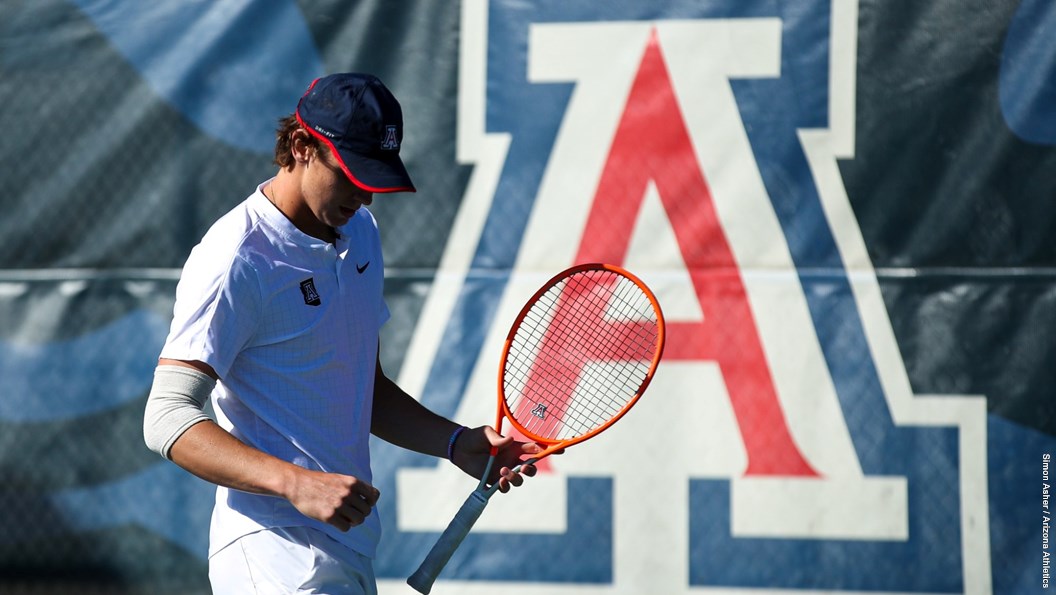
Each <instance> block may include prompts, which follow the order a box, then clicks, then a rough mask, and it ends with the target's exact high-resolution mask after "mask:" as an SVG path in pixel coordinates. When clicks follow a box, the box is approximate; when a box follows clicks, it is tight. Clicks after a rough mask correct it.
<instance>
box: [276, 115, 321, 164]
mask: <svg viewBox="0 0 1056 595" xmlns="http://www.w3.org/2000/svg"><path fill="white" fill-rule="evenodd" d="M298 130H301V124H300V122H298V121H297V116H296V115H294V114H290V115H288V116H286V117H285V118H280V119H279V127H278V128H276V129H275V165H278V166H279V167H281V168H284V169H293V166H294V161H293V155H291V154H290V153H291V151H292V150H293V133H294V132H297V131H298ZM304 136H305V143H306V144H307V145H308V146H309V147H310V148H311V149H312V150H313V151H318V150H319V141H317V140H316V139H315V137H314V136H312V135H311V134H306V135H304Z"/></svg>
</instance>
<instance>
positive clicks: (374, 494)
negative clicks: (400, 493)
mask: <svg viewBox="0 0 1056 595" xmlns="http://www.w3.org/2000/svg"><path fill="white" fill-rule="evenodd" d="M355 494H356V495H357V496H358V497H359V498H360V499H362V500H363V501H364V502H366V503H367V505H368V506H374V505H375V504H377V503H378V499H379V498H381V492H380V491H379V490H378V488H376V487H374V486H372V485H370V484H369V483H366V482H363V481H361V482H359V483H357V484H356V490H355Z"/></svg>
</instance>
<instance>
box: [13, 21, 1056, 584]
mask: <svg viewBox="0 0 1056 595" xmlns="http://www.w3.org/2000/svg"><path fill="white" fill-rule="evenodd" d="M0 17H2V18H0V104H2V105H3V106H4V108H3V110H0V129H2V130H3V131H4V135H3V136H2V137H0V157H2V163H3V164H4V165H3V166H2V169H0V181H2V182H3V186H4V194H3V198H2V199H0V201H2V203H0V204H2V205H3V213H4V215H3V217H2V218H0V378H2V381H0V591H4V592H34V593H38V592H99V593H114V592H130V593H131V592H144V593H147V592H149V593H168V592H173V593H175V592H179V593H206V592H208V590H209V588H208V583H207V580H206V564H207V561H206V546H207V534H208V523H209V514H210V510H211V506H212V497H213V496H212V494H213V488H212V487H211V486H209V485H208V484H206V483H204V482H202V481H200V480H198V479H195V478H194V477H192V476H190V475H189V474H187V473H185V472H183V471H182V470H180V469H179V468H177V467H176V466H174V465H172V464H171V463H168V462H166V461H164V460H163V459H161V458H159V457H158V456H157V455H155V454H153V453H151V452H149V451H148V450H147V449H146V447H145V446H143V443H142V435H141V424H142V413H143V406H144V402H145V399H146V395H147V392H148V391H149V388H150V384H151V381H152V374H153V369H154V365H155V364H156V358H157V354H158V352H159V351H160V348H161V345H162V343H163V341H164V338H165V335H166V333H167V331H168V324H169V321H170V319H171V312H172V304H173V299H174V290H175V284H176V282H177V280H178V278H179V274H180V267H181V266H182V264H183V261H184V259H185V258H186V256H187V254H188V253H189V251H190V249H191V247H192V246H193V245H194V244H195V243H197V241H198V239H199V238H200V237H201V235H202V234H203V233H204V231H205V230H206V229H207V228H208V226H209V225H210V224H211V223H212V222H213V221H214V220H215V219H216V218H217V217H219V216H220V215H222V214H223V213H224V212H226V211H227V210H228V209H230V208H232V207H233V206H234V205H236V204H237V203H239V202H240V201H241V200H242V199H243V198H244V197H245V196H246V195H248V194H249V193H250V192H252V190H253V188H254V186H255V184H257V183H259V182H260V181H263V180H264V179H266V178H267V177H269V176H271V175H272V174H273V172H274V167H275V166H274V165H273V164H272V162H271V158H272V155H271V153H272V147H273V144H274V141H273V139H274V126H275V123H276V122H277V120H278V119H279V118H281V117H282V116H285V115H286V114H288V113H290V112H291V111H292V109H293V107H294V106H295V104H296V100H297V98H298V97H299V96H300V95H301V93H303V91H304V89H305V88H306V87H307V86H308V84H309V83H310V82H311V81H312V80H313V79H314V78H316V77H318V76H320V75H322V74H325V73H329V72H336V71H349V70H351V71H365V72H372V73H374V74H377V75H378V76H380V77H381V78H382V80H384V81H385V82H386V84H387V85H388V86H389V87H390V88H391V89H392V90H393V91H394V93H395V94H396V96H397V97H398V98H400V100H401V103H402V104H403V108H404V113H405V120H406V134H405V141H404V149H403V155H404V159H405V162H406V163H407V165H408V169H409V170H410V171H411V174H412V176H413V177H414V179H415V182H416V185H417V186H418V188H419V192H418V193H416V194H406V195H387V196H379V197H377V198H376V200H375V202H374V205H373V206H372V207H371V210H372V212H373V213H374V214H375V215H376V217H377V218H378V220H379V225H380V228H381V231H382V239H383V245H384V249H385V251H386V265H387V268H386V298H387V301H388V303H389V307H390V309H391V310H392V313H393V317H392V320H391V322H390V323H389V324H388V325H387V326H386V328H385V329H384V332H383V336H382V339H381V340H382V361H383V364H384V366H385V368H386V370H387V371H388V372H389V374H390V375H393V376H397V377H398V379H399V382H400V384H401V385H402V386H403V387H404V388H405V389H406V390H407V391H408V392H410V393H411V394H414V395H416V396H417V397H418V398H419V399H420V400H421V401H422V402H423V403H425V404H426V405H427V406H429V407H430V408H432V409H434V410H436V411H438V412H439V413H441V414H444V415H446V416H449V417H451V418H453V419H455V420H457V421H459V422H461V423H464V424H466V425H479V424H481V423H489V422H490V421H491V420H492V419H493V415H494V413H493V407H494V404H493V403H494V391H495V387H494V378H495V370H496V366H497V364H498V358H499V353H500V348H501V341H502V338H503V337H504V335H505V333H506V330H507V329H508V327H509V324H510V323H511V322H512V320H513V318H514V316H515V314H516V312H517V310H518V309H519V308H520V306H521V304H522V303H523V302H524V300H525V298H526V297H527V296H528V295H530V294H531V292H532V291H533V290H534V289H535V288H536V287H538V285H539V284H540V283H541V282H542V281H543V280H545V279H546V278H548V277H549V276H550V275H552V274H553V273H555V272H557V271H558V270H560V269H563V268H565V267H567V266H569V265H571V264H574V263H578V262H588V261H604V262H610V263H613V264H617V265H621V266H624V267H627V268H629V269H630V270H632V271H633V272H635V273H636V274H637V275H638V276H640V277H641V278H642V279H644V280H645V281H646V282H647V283H648V284H649V285H650V286H652V288H653V289H654V290H655V292H656V293H657V296H658V298H659V299H660V302H661V304H662V306H663V308H664V310H665V313H666V316H667V319H668V322H669V328H668V332H669V335H668V346H667V350H666V357H665V360H664V362H663V363H662V364H661V367H660V369H659V371H658V374H657V377H656V378H655V380H654V382H653V385H652V387H651V388H650V391H649V393H648V394H647V395H646V397H645V398H644V399H643V400H642V402H641V403H640V404H639V405H638V406H637V407H636V408H635V410H634V411H632V412H631V413H630V414H629V415H628V416H627V418H625V420H624V421H621V423H620V424H619V425H617V426H616V427H615V428H613V429H612V430H611V431H609V432H607V433H606V434H604V435H603V436H602V437H599V438H597V439H595V440H593V441H591V442H589V443H585V444H584V445H582V446H580V447H577V448H576V450H575V451H574V452H570V453H569V454H568V455H567V456H563V457H557V458H554V459H552V460H549V461H547V462H545V464H543V465H542V469H541V471H542V472H541V473H540V476H539V477H537V478H535V479H533V480H531V481H530V482H529V484H528V485H527V486H526V487H524V488H522V489H520V490H516V491H515V492H514V493H513V494H510V495H507V496H504V497H501V498H496V499H495V500H494V501H493V502H492V504H491V506H490V507H489V508H488V511H487V512H486V513H485V515H484V517H483V518H482V519H481V521H480V522H479V524H478V526H477V527H476V528H475V530H474V532H473V533H472V534H471V535H470V536H469V538H468V539H467V541H466V542H465V543H464V545H463V547H462V548H461V549H460V550H459V551H458V552H457V553H456V554H455V556H454V558H453V559H452V561H451V563H450V565H449V566H448V567H447V569H446V570H445V572H444V574H443V576H442V580H441V581H440V582H438V584H437V586H436V588H435V591H434V592H436V593H469V594H474V593H480V594H483V593H495V592H502V593H510V594H518V593H523V594H528V593H532V594H533V595H534V594H555V595H556V594H560V593H576V594H584V593H599V594H601V593H623V594H638V593H663V594H676V593H688V592H708V593H744V592H763V591H768V590H779V591H785V592H787V591H789V590H793V591H804V592H807V591H809V592H819V591H820V592H833V593H836V592H883V593H896V592H897V593H973V594H975V593H1000V594H1004V593H1032V592H1038V591H1041V590H1043V589H1046V588H1049V587H1050V584H1051V583H1050V580H1051V577H1050V569H1051V566H1050V554H1051V553H1052V551H1053V548H1052V545H1051V543H1050V540H1049V529H1050V525H1051V523H1052V520H1051V517H1052V515H1051V512H1052V508H1051V507H1050V499H1049V496H1050V492H1051V489H1052V487H1051V486H1052V485H1053V481H1052V480H1053V479H1056V477H1053V475H1052V474H1056V467H1051V468H1050V465H1051V464H1052V461H1051V456H1052V454H1053V453H1054V452H1056V399H1054V398H1053V397H1054V394H1053V393H1054V391H1056V366H1054V365H1053V362H1056V342H1054V341H1053V340H1052V339H1051V330H1052V329H1054V328H1056V242H1054V241H1053V238H1056V175H1054V172H1056V44H1053V43H1052V42H1051V37H1052V32H1053V31H1056V5H1054V4H1053V3H1051V2H1048V1H1046V0H1022V1H1021V2H1017V1H1015V0H1002V1H999V2H994V1H992V0H986V1H984V0H964V1H962V2H956V3H902V2H883V1H880V0H859V1H856V0H831V1H827V0H803V1H801V2H795V3H791V2H774V1H770V0H761V1H749V2H745V1H743V0H710V1H707V2H705V1H670V2H669V1H660V0H657V1H652V2H635V1H633V0H625V1H624V0H621V1H618V2H605V3H598V2H591V1H587V0H572V1H569V0H538V1H534V2H523V1H511V0H494V1H490V2H489V1H485V0H464V1H463V2H462V3H461V4H459V3H453V2H428V1H426V0H419V1H414V0H399V1H396V0H387V1H381V0H374V1H363V2H353V1H349V0H312V1H308V0H302V1H300V2H293V1H290V0H218V1H216V2H194V1H189V0H159V1H156V2H134V1H130V0H129V1H123V2H122V1H100V0H35V1H33V2H19V1H17V0H0ZM372 452H373V455H372V456H373V472H374V483H375V485H376V486H378V488H379V489H380V490H381V493H382V494H383V496H382V499H381V501H380V502H379V504H378V514H380V515H381V519H382V522H383V526H384V536H383V540H382V544H381V547H380V551H379V554H378V557H377V559H376V560H375V569H376V572H377V574H378V577H379V582H380V588H381V592H382V593H385V594H395V593H408V592H410V589H409V587H407V586H406V585H405V584H404V583H403V581H404V579H405V577H406V576H407V575H408V574H410V573H411V572H412V571H413V570H414V569H415V568H416V567H417V564H418V563H419V562H420V561H421V559H422V558H423V557H424V555H425V553H426V552H427V551H428V549H429V547H430V546H431V545H432V543H433V542H434V541H435V539H436V537H437V535H438V533H439V532H440V531H441V530H442V529H443V528H444V526H446V524H447V522H448V520H449V519H450V518H451V516H452V515H453V514H454V511H455V510H456V509H457V507H458V506H459V505H460V504H461V502H462V500H463V498H464V497H465V494H466V493H467V492H468V491H469V490H470V489H471V488H472V487H473V481H472V480H471V479H470V478H468V477H466V476H465V475H463V474H461V472H459V471H458V470H457V469H455V468H454V467H453V466H451V465H450V464H446V463H444V462H439V461H437V460H436V459H431V458H428V457H425V456H421V455H416V454H412V453H408V452H405V451H401V450H399V449H397V448H395V447H392V446H390V445H387V444H385V443H383V442H381V441H378V440H375V441H374V442H373V448H372Z"/></svg>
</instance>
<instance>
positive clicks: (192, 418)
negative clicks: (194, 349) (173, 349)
mask: <svg viewBox="0 0 1056 595" xmlns="http://www.w3.org/2000/svg"><path fill="white" fill-rule="evenodd" d="M215 385H216V381H215V380H213V379H212V378H211V377H209V375H208V374H204V373H202V372H199V371H198V370H195V369H194V368H187V367H183V366H158V368H157V369H156V370H155V371H154V385H153V386H152V387H151V389H150V395H149V396H148V397H147V408H146V411H145V412H144V414H143V441H144V442H146V444H147V447H148V448H150V450H153V451H154V452H156V453H158V454H160V455H161V456H163V457H165V458H166V459H171V458H172V457H170V456H169V451H170V450H171V449H172V445H173V444H174V443H175V442H176V439H177V438H179V437H180V436H182V435H183V433H184V432H186V431H187V428H190V427H191V426H193V425H194V424H196V423H198V422H200V421H206V420H208V419H209V416H207V415H206V414H205V413H204V412H203V411H202V409H203V408H204V407H205V402H206V401H207V400H208V399H209V393H211V392H212V390H213V386H215Z"/></svg>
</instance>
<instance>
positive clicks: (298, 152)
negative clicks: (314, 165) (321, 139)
mask: <svg viewBox="0 0 1056 595" xmlns="http://www.w3.org/2000/svg"><path fill="white" fill-rule="evenodd" d="M314 151H315V143H313V142H311V136H310V135H309V134H308V131H307V130H305V129H303V128H298V129H297V130H294V131H293V133H292V134H290V153H291V154H292V155H293V159H294V161H295V162H297V163H308V157H310V156H311V155H312V154H313V153H314Z"/></svg>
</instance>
